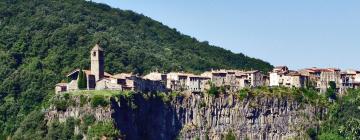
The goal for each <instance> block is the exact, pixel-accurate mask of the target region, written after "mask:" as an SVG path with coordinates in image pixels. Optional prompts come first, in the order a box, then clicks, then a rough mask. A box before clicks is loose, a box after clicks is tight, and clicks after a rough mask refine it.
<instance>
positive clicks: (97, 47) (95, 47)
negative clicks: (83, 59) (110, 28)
mask: <svg viewBox="0 0 360 140" xmlns="http://www.w3.org/2000/svg"><path fill="white" fill-rule="evenodd" d="M91 51H104V49H103V48H101V47H100V45H99V44H97V43H96V44H95V46H94V47H93V48H92V49H91Z"/></svg>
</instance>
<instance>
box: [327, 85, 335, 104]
mask: <svg viewBox="0 0 360 140" xmlns="http://www.w3.org/2000/svg"><path fill="white" fill-rule="evenodd" d="M329 86H330V87H329V88H328V89H327V90H326V97H327V98H329V99H332V100H335V99H336V83H335V82H334V81H330V82H329Z"/></svg>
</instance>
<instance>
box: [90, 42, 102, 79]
mask: <svg viewBox="0 0 360 140" xmlns="http://www.w3.org/2000/svg"><path fill="white" fill-rule="evenodd" d="M90 58H91V74H93V75H94V76H95V81H98V80H100V79H102V78H104V50H103V49H102V48H101V47H100V46H99V44H98V43H97V44H95V46H94V48H92V49H91V51H90Z"/></svg>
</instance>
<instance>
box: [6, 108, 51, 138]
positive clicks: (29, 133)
mask: <svg viewBox="0 0 360 140" xmlns="http://www.w3.org/2000/svg"><path fill="white" fill-rule="evenodd" d="M45 134H46V122H45V121H44V113H42V112H40V111H37V110H34V111H32V112H31V113H30V114H29V115H27V117H26V118H25V119H24V121H22V122H21V125H20V127H19V128H18V129H17V130H16V132H15V134H14V136H13V139H14V140H39V139H43V138H44V137H45Z"/></svg>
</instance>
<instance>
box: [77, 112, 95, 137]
mask: <svg viewBox="0 0 360 140" xmlns="http://www.w3.org/2000/svg"><path fill="white" fill-rule="evenodd" d="M95 121H96V119H95V117H94V115H89V114H86V115H84V117H83V118H82V124H81V125H80V129H81V130H82V132H84V133H87V130H88V127H89V126H90V125H91V124H93V123H94V122H95Z"/></svg>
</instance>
